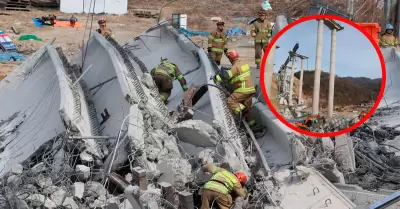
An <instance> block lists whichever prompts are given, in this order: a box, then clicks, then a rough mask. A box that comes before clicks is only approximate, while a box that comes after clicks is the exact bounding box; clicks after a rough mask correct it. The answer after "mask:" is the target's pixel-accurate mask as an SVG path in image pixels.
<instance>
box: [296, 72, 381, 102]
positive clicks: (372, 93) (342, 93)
mask: <svg viewBox="0 0 400 209" xmlns="http://www.w3.org/2000/svg"><path fill="white" fill-rule="evenodd" d="M295 77H296V78H300V72H297V73H295ZM313 88H314V71H304V79H303V92H304V94H305V95H308V96H312V94H313ZM380 88H381V79H370V78H365V77H357V78H354V77H338V76H336V78H335V100H334V103H335V105H342V106H347V105H358V104H360V103H362V102H363V101H368V100H371V99H374V100H375V99H376V97H377V96H378V93H379V91H380ZM328 91H329V73H326V72H322V73H321V92H320V94H321V97H320V99H321V101H327V100H328ZM325 105H326V104H322V106H325Z"/></svg>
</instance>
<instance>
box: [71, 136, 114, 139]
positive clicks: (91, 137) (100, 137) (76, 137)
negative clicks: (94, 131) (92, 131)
mask: <svg viewBox="0 0 400 209" xmlns="http://www.w3.org/2000/svg"><path fill="white" fill-rule="evenodd" d="M68 138H70V139H116V138H117V137H116V136H70V137H68Z"/></svg>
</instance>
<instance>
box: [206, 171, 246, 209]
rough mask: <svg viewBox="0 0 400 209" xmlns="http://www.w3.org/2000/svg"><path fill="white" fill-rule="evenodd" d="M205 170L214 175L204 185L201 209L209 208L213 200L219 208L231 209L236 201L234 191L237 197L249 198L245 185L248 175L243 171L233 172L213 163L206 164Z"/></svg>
mask: <svg viewBox="0 0 400 209" xmlns="http://www.w3.org/2000/svg"><path fill="white" fill-rule="evenodd" d="M203 170H204V171H206V172H209V173H211V174H213V175H212V177H211V179H210V180H209V181H208V182H207V183H206V184H205V185H204V187H203V193H202V195H201V208H200V209H209V208H210V207H211V204H212V203H213V202H215V203H214V204H216V205H218V208H219V209H229V208H231V207H232V205H233V201H234V200H233V198H232V195H231V194H232V193H233V194H234V196H235V197H243V198H244V199H247V198H248V194H247V189H246V187H244V184H245V183H246V181H247V176H246V174H244V173H243V172H237V173H235V174H232V173H231V172H229V171H227V170H225V169H223V168H220V167H217V166H214V165H212V164H206V165H204V166H203Z"/></svg>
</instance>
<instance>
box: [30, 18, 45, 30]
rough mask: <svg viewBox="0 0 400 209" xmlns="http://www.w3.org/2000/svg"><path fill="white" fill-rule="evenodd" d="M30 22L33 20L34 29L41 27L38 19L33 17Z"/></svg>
mask: <svg viewBox="0 0 400 209" xmlns="http://www.w3.org/2000/svg"><path fill="white" fill-rule="evenodd" d="M32 20H33V24H35V25H36V27H39V28H41V27H43V25H42V23H41V22H39V19H38V18H36V17H34V18H32Z"/></svg>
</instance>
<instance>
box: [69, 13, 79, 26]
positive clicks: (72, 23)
mask: <svg viewBox="0 0 400 209" xmlns="http://www.w3.org/2000/svg"><path fill="white" fill-rule="evenodd" d="M77 21H78V19H77V18H76V17H75V16H74V15H72V16H71V18H69V24H70V25H71V27H75V23H76V22H77Z"/></svg>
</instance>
